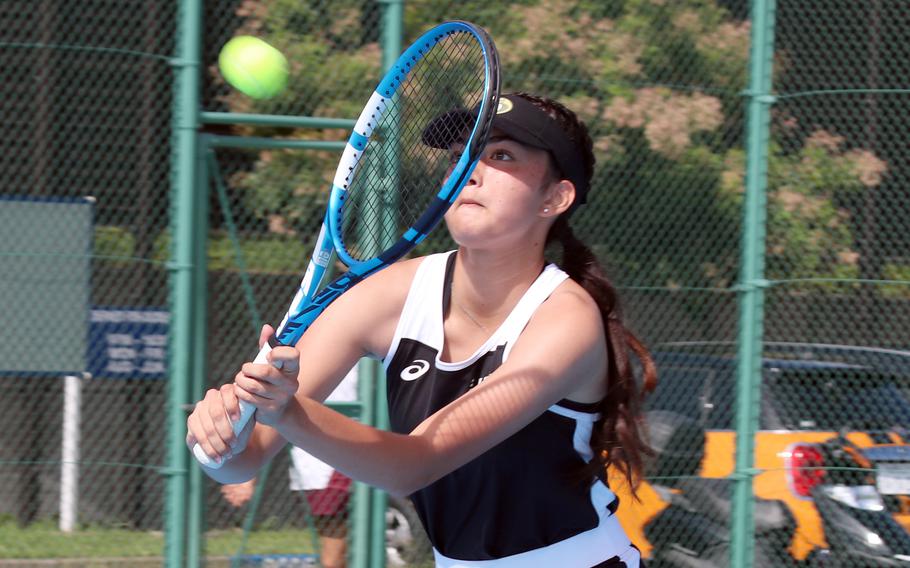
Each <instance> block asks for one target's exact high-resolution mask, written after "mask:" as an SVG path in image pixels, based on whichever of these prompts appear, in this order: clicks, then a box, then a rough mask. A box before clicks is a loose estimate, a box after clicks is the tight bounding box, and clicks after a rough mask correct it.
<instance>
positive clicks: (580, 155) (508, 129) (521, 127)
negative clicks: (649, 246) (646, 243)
mask: <svg viewBox="0 0 910 568" xmlns="http://www.w3.org/2000/svg"><path fill="white" fill-rule="evenodd" d="M474 112H476V111H469V110H467V109H454V110H450V111H448V112H446V113H444V114H441V115H439V116H437V117H436V118H434V119H433V120H432V121H430V123H429V124H428V125H427V127H426V128H425V129H424V131H423V136H422V139H423V142H424V144H426V145H428V146H432V147H434V148H448V147H449V146H451V145H452V144H454V143H456V142H459V141H461V140H464V139H465V138H467V134H468V132H466V131H467V129H468V128H470V126H471V124H473V123H474V120H473V118H472V117H473V115H474ZM493 128H495V129H497V130H499V131H500V132H502V133H503V134H505V135H506V136H508V137H509V138H511V139H512V140H515V141H516V142H519V143H521V144H525V145H527V146H532V147H534V148H541V149H543V150H547V151H548V152H550V155H551V156H553V160H554V161H555V162H556V167H557V168H559V171H560V173H561V174H562V175H563V176H564V178H565V179H567V180H569V181H571V182H572V183H573V184H574V185H575V202H574V203H573V204H572V207H571V209H570V211H572V210H574V209H576V208H577V207H578V206H579V205H581V204H582V203H585V202H586V201H587V196H588V189H589V187H588V180H587V177H586V176H585V165H584V150H583V149H582V148H579V147H578V146H577V145H576V144H575V143H574V142H573V141H572V140H570V139H569V137H568V136H567V135H566V133H565V132H564V131H563V129H562V128H561V127H560V126H559V123H558V122H557V121H556V120H554V119H552V118H550V115H548V114H547V113H546V112H544V111H542V110H541V109H539V108H537V106H535V105H534V103H532V102H531V101H528V100H527V99H525V98H523V97H520V96H517V95H502V96H501V97H500V98H499V108H497V109H496V118H494V119H493Z"/></svg>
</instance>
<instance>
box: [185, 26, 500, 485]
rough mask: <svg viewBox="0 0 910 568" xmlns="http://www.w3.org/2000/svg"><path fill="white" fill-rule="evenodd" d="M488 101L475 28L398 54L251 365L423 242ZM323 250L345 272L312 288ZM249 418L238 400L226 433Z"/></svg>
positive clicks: (491, 98)
mask: <svg viewBox="0 0 910 568" xmlns="http://www.w3.org/2000/svg"><path fill="white" fill-rule="evenodd" d="M498 102H499V57H498V54H497V52H496V46H495V45H494V44H493V40H492V39H491V38H490V36H489V35H488V34H487V33H486V31H484V30H483V29H482V28H480V27H478V26H475V25H473V24H471V23H469V22H464V21H451V22H445V23H443V24H440V25H438V26H436V27H434V28H432V29H430V30H429V31H427V32H426V33H424V34H423V35H422V36H421V37H420V38H419V39H418V40H417V41H416V42H414V44H412V45H411V46H410V47H408V48H407V49H406V50H405V51H404V53H403V54H402V55H401V57H399V58H398V61H397V62H396V63H395V64H394V65H393V66H392V67H391V69H390V71H389V72H388V73H387V74H386V76H385V77H384V78H383V79H382V81H381V82H380V83H379V86H378V87H377V88H376V90H375V92H374V93H373V95H372V96H371V97H370V99H369V102H367V105H366V106H365V107H364V109H363V111H362V112H361V114H360V117H359V118H358V119H357V123H356V125H355V126H354V129H353V131H352V132H351V135H350V137H349V139H348V142H347V145H346V146H345V149H344V152H343V153H342V156H341V160H340V162H339V164H338V168H337V170H336V171H335V177H334V180H333V183H332V193H331V195H330V197H329V203H328V207H327V209H326V212H325V217H324V219H323V222H322V227H321V228H320V231H319V235H318V237H317V239H316V245H315V248H314V250H313V256H312V258H311V259H310V263H309V265H308V266H307V269H306V272H305V273H304V276H303V279H302V281H301V283H300V288H299V289H298V290H297V293H296V294H295V296H294V299H293V301H292V302H291V306H290V308H289V309H288V312H287V314H286V315H285V316H284V319H283V320H282V321H281V324H280V325H279V326H278V328H277V329H276V331H275V335H274V336H273V337H272V338H270V339H269V341H268V342H267V343H266V345H264V346H263V347H262V350H260V351H259V354H258V355H257V356H256V359H255V360H254V362H255V363H265V362H266V361H267V355H268V353H269V351H271V350H272V349H273V348H274V347H276V346H278V345H294V344H296V343H297V340H299V339H300V337H301V336H302V335H303V333H304V332H305V331H306V330H307V328H309V326H310V325H311V324H312V323H313V321H315V320H316V318H317V317H318V316H319V314H320V313H322V311H323V310H324V309H325V308H326V307H327V306H328V305H329V304H331V303H332V302H333V301H334V300H335V299H336V298H338V297H339V296H340V295H341V294H343V293H344V292H345V291H347V290H348V289H349V288H350V287H351V286H353V285H354V284H356V283H357V282H359V281H361V280H363V279H364V278H366V277H367V276H369V275H371V274H373V273H375V272H377V271H379V270H382V269H383V268H385V267H386V266H389V265H390V264H392V263H393V262H395V261H397V260H399V259H400V258H401V257H403V256H404V255H405V254H407V253H408V252H409V251H410V250H412V249H413V248H414V247H415V246H416V245H417V244H418V243H420V242H421V241H422V240H423V239H424V238H426V236H427V234H429V232H430V231H431V230H433V228H434V227H435V226H436V225H437V224H438V223H439V221H440V220H441V219H442V217H443V215H444V214H445V212H446V211H447V210H448V208H449V207H450V206H451V205H452V203H453V202H454V201H455V199H456V198H457V197H458V194H459V192H460V191H461V189H462V187H464V185H465V183H467V181H468V179H469V178H470V176H471V172H472V171H473V170H474V167H475V166H476V165H477V161H478V160H479V159H480V153H481V151H482V150H483V148H484V146H485V145H486V143H487V139H488V138H489V134H490V130H491V124H492V122H493V117H494V116H495V114H496V108H497V105H498ZM465 111H468V112H465ZM446 117H457V120H455V119H452V120H449V119H446ZM440 130H443V131H440ZM446 130H448V131H446ZM427 132H430V133H429V134H427ZM428 136H429V137H430V138H431V140H430V141H429V142H428V139H427V137H428ZM439 139H446V140H457V141H460V142H462V143H463V145H464V146H463V149H462V151H461V154H460V155H459V156H457V160H454V159H453V158H454V156H453V157H450V152H449V150H448V149H447V148H438V147H435V146H439V145H440V144H434V143H432V140H439ZM333 252H334V253H335V254H337V256H338V258H339V260H341V261H342V262H343V263H344V264H345V265H346V266H347V267H348V271H347V272H345V273H344V274H342V275H341V276H339V277H338V278H336V279H335V280H334V281H332V282H331V283H329V284H327V285H326V286H325V287H324V288H322V289H320V284H321V283H322V279H323V276H324V275H325V271H326V268H327V266H328V263H329V261H330V259H331V257H332V253H333ZM317 290H319V291H318V292H317ZM254 414H255V407H254V406H252V405H250V404H248V403H246V402H243V401H241V413H240V419H239V420H237V422H235V423H234V425H233V428H234V432H235V433H237V434H239V432H240V431H241V430H243V428H244V427H245V426H246V425H247V423H249V421H250V420H251V419H253V416H254ZM193 454H194V455H195V456H196V459H197V460H198V461H199V462H200V463H201V464H203V465H205V466H206V467H209V468H213V469H214V468H218V467H220V465H221V464H219V463H216V462H215V461H213V460H211V459H209V457H208V456H207V455H206V454H205V452H203V451H202V448H201V447H200V446H199V444H196V445H195V446H194V448H193ZM222 463H223V462H222Z"/></svg>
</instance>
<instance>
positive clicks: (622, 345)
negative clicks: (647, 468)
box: [548, 216, 657, 491]
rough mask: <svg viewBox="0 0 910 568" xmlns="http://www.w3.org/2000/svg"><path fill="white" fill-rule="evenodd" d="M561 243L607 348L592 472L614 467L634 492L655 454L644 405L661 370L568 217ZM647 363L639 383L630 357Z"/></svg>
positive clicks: (555, 231) (560, 226) (560, 225)
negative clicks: (593, 305)
mask: <svg viewBox="0 0 910 568" xmlns="http://www.w3.org/2000/svg"><path fill="white" fill-rule="evenodd" d="M553 240H558V241H559V243H560V244H561V245H562V249H563V254H562V262H560V263H559V264H560V267H561V268H562V269H563V270H564V271H565V272H566V273H567V274H568V275H569V276H570V277H571V278H572V280H574V281H576V282H577V283H578V284H579V285H581V286H582V288H584V289H585V291H587V292H588V294H590V295H591V297H592V298H594V301H595V302H596V303H597V307H598V309H599V310H600V316H601V318H602V319H603V323H604V333H605V335H606V344H607V357H608V361H607V374H606V377H605V379H606V381H607V394H606V396H605V397H604V399H603V400H602V401H601V403H600V408H599V411H600V413H601V418H600V420H599V421H598V422H597V424H596V425H595V429H594V432H593V434H592V436H591V447H592V449H593V450H594V455H595V457H596V459H595V460H592V464H591V469H597V470H602V468H604V467H608V466H612V467H614V468H616V469H617V470H618V471H619V472H621V473H622V474H623V476H624V477H625V478H626V480H627V481H628V482H629V486H630V487H632V488H633V491H634V488H635V487H636V485H637V480H638V479H639V478H640V477H641V473H642V468H643V460H644V456H645V455H650V454H651V453H652V451H651V449H650V447H649V446H648V444H647V443H646V442H645V440H644V438H643V433H642V425H641V424H640V420H641V418H640V411H641V400H642V397H643V394H644V393H645V392H649V391H651V390H653V389H654V387H655V386H656V385H657V369H656V367H655V365H654V362H653V360H652V359H651V355H650V353H648V350H647V348H646V347H645V346H644V345H643V344H642V342H641V341H639V339H638V338H637V337H636V336H635V334H633V333H632V332H631V331H629V330H628V329H627V328H626V327H625V325H624V324H623V318H622V312H621V309H620V306H619V298H618V297H617V294H616V290H615V288H614V287H613V284H612V283H611V282H610V280H609V279H608V278H607V276H606V275H605V273H604V271H603V268H602V267H601V265H600V262H599V261H598V259H597V257H596V256H595V255H594V252H593V251H591V249H590V248H588V246H587V245H585V244H584V243H583V242H582V241H581V240H579V239H578V238H577V237H576V236H575V234H574V232H573V231H572V227H571V226H570V225H569V222H568V220H567V218H566V216H562V217H560V218H559V219H557V220H556V222H555V223H554V224H553V227H551V229H550V234H549V236H548V242H552V241H553ZM630 354H634V355H635V356H636V357H637V359H638V361H639V363H640V364H641V371H642V380H641V384H640V385H639V383H638V381H637V380H636V377H635V374H634V371H633V368H632V363H631V361H630V358H629V355H630Z"/></svg>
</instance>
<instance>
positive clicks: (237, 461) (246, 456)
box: [200, 424, 285, 484]
mask: <svg viewBox="0 0 910 568" xmlns="http://www.w3.org/2000/svg"><path fill="white" fill-rule="evenodd" d="M255 427H256V429H257V430H256V431H254V432H253V434H252V436H251V437H250V441H249V442H248V443H247V445H246V447H245V448H244V449H243V451H241V452H238V453H236V454H235V455H232V456H231V457H230V458H228V459H225V460H224V463H223V464H222V465H221V467H220V468H218V469H214V468H208V467H205V466H204V465H202V464H200V467H202V471H204V472H205V473H206V475H208V476H209V477H210V478H212V479H213V480H215V481H217V482H218V483H223V484H234V483H243V482H245V481H249V480H251V479H253V478H254V477H256V474H258V473H259V470H260V469H261V468H262V466H263V465H265V463H266V462H267V461H269V460H270V459H272V458H273V457H274V456H275V454H276V453H277V450H274V449H270V447H271V445H272V444H273V443H274V440H271V438H273V437H274V436H266V435H264V432H263V431H262V429H264V428H267V427H266V426H262V425H261V424H257V425H256V426H255ZM284 445H285V442H284V441H283V440H282V441H281V443H280V444H279V449H280V448H281V447H283V446H284Z"/></svg>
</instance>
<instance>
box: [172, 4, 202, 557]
mask: <svg viewBox="0 0 910 568" xmlns="http://www.w3.org/2000/svg"><path fill="white" fill-rule="evenodd" d="M201 21H202V3H201V2H200V1H199V0H183V1H182V2H180V5H179V11H178V16H177V45H176V52H177V53H176V58H175V59H174V60H173V61H172V65H173V67H174V81H175V88H174V101H173V119H172V125H173V138H172V141H173V142H172V146H173V154H172V156H171V186H172V188H171V199H172V204H173V205H172V207H171V236H172V242H171V261H170V263H169V269H170V295H171V300H170V305H171V327H170V329H171V332H170V356H169V357H170V361H169V363H170V365H169V371H168V380H169V387H170V388H169V392H168V422H167V423H168V426H167V427H168V464H167V468H166V470H165V473H166V475H167V476H168V478H167V496H168V497H167V508H166V518H165V566H169V567H172V568H178V567H181V566H183V561H184V555H185V543H186V541H185V536H186V535H185V530H186V511H187V466H188V457H189V453H188V452H187V450H186V445H185V443H184V436H185V434H184V431H185V420H186V414H185V408H186V406H185V405H186V404H187V403H188V402H189V401H188V394H189V378H190V373H191V372H192V362H191V361H190V353H189V347H190V345H191V341H192V333H193V317H194V315H195V314H194V311H193V306H192V304H193V291H194V287H193V280H194V279H193V270H192V269H193V254H194V251H193V242H192V239H193V218H194V217H193V208H194V197H193V188H194V184H195V181H196V175H195V171H194V170H195V166H196V157H195V152H196V127H197V114H198V108H199V66H200V63H199V54H200V47H199V45H200V30H201Z"/></svg>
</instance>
